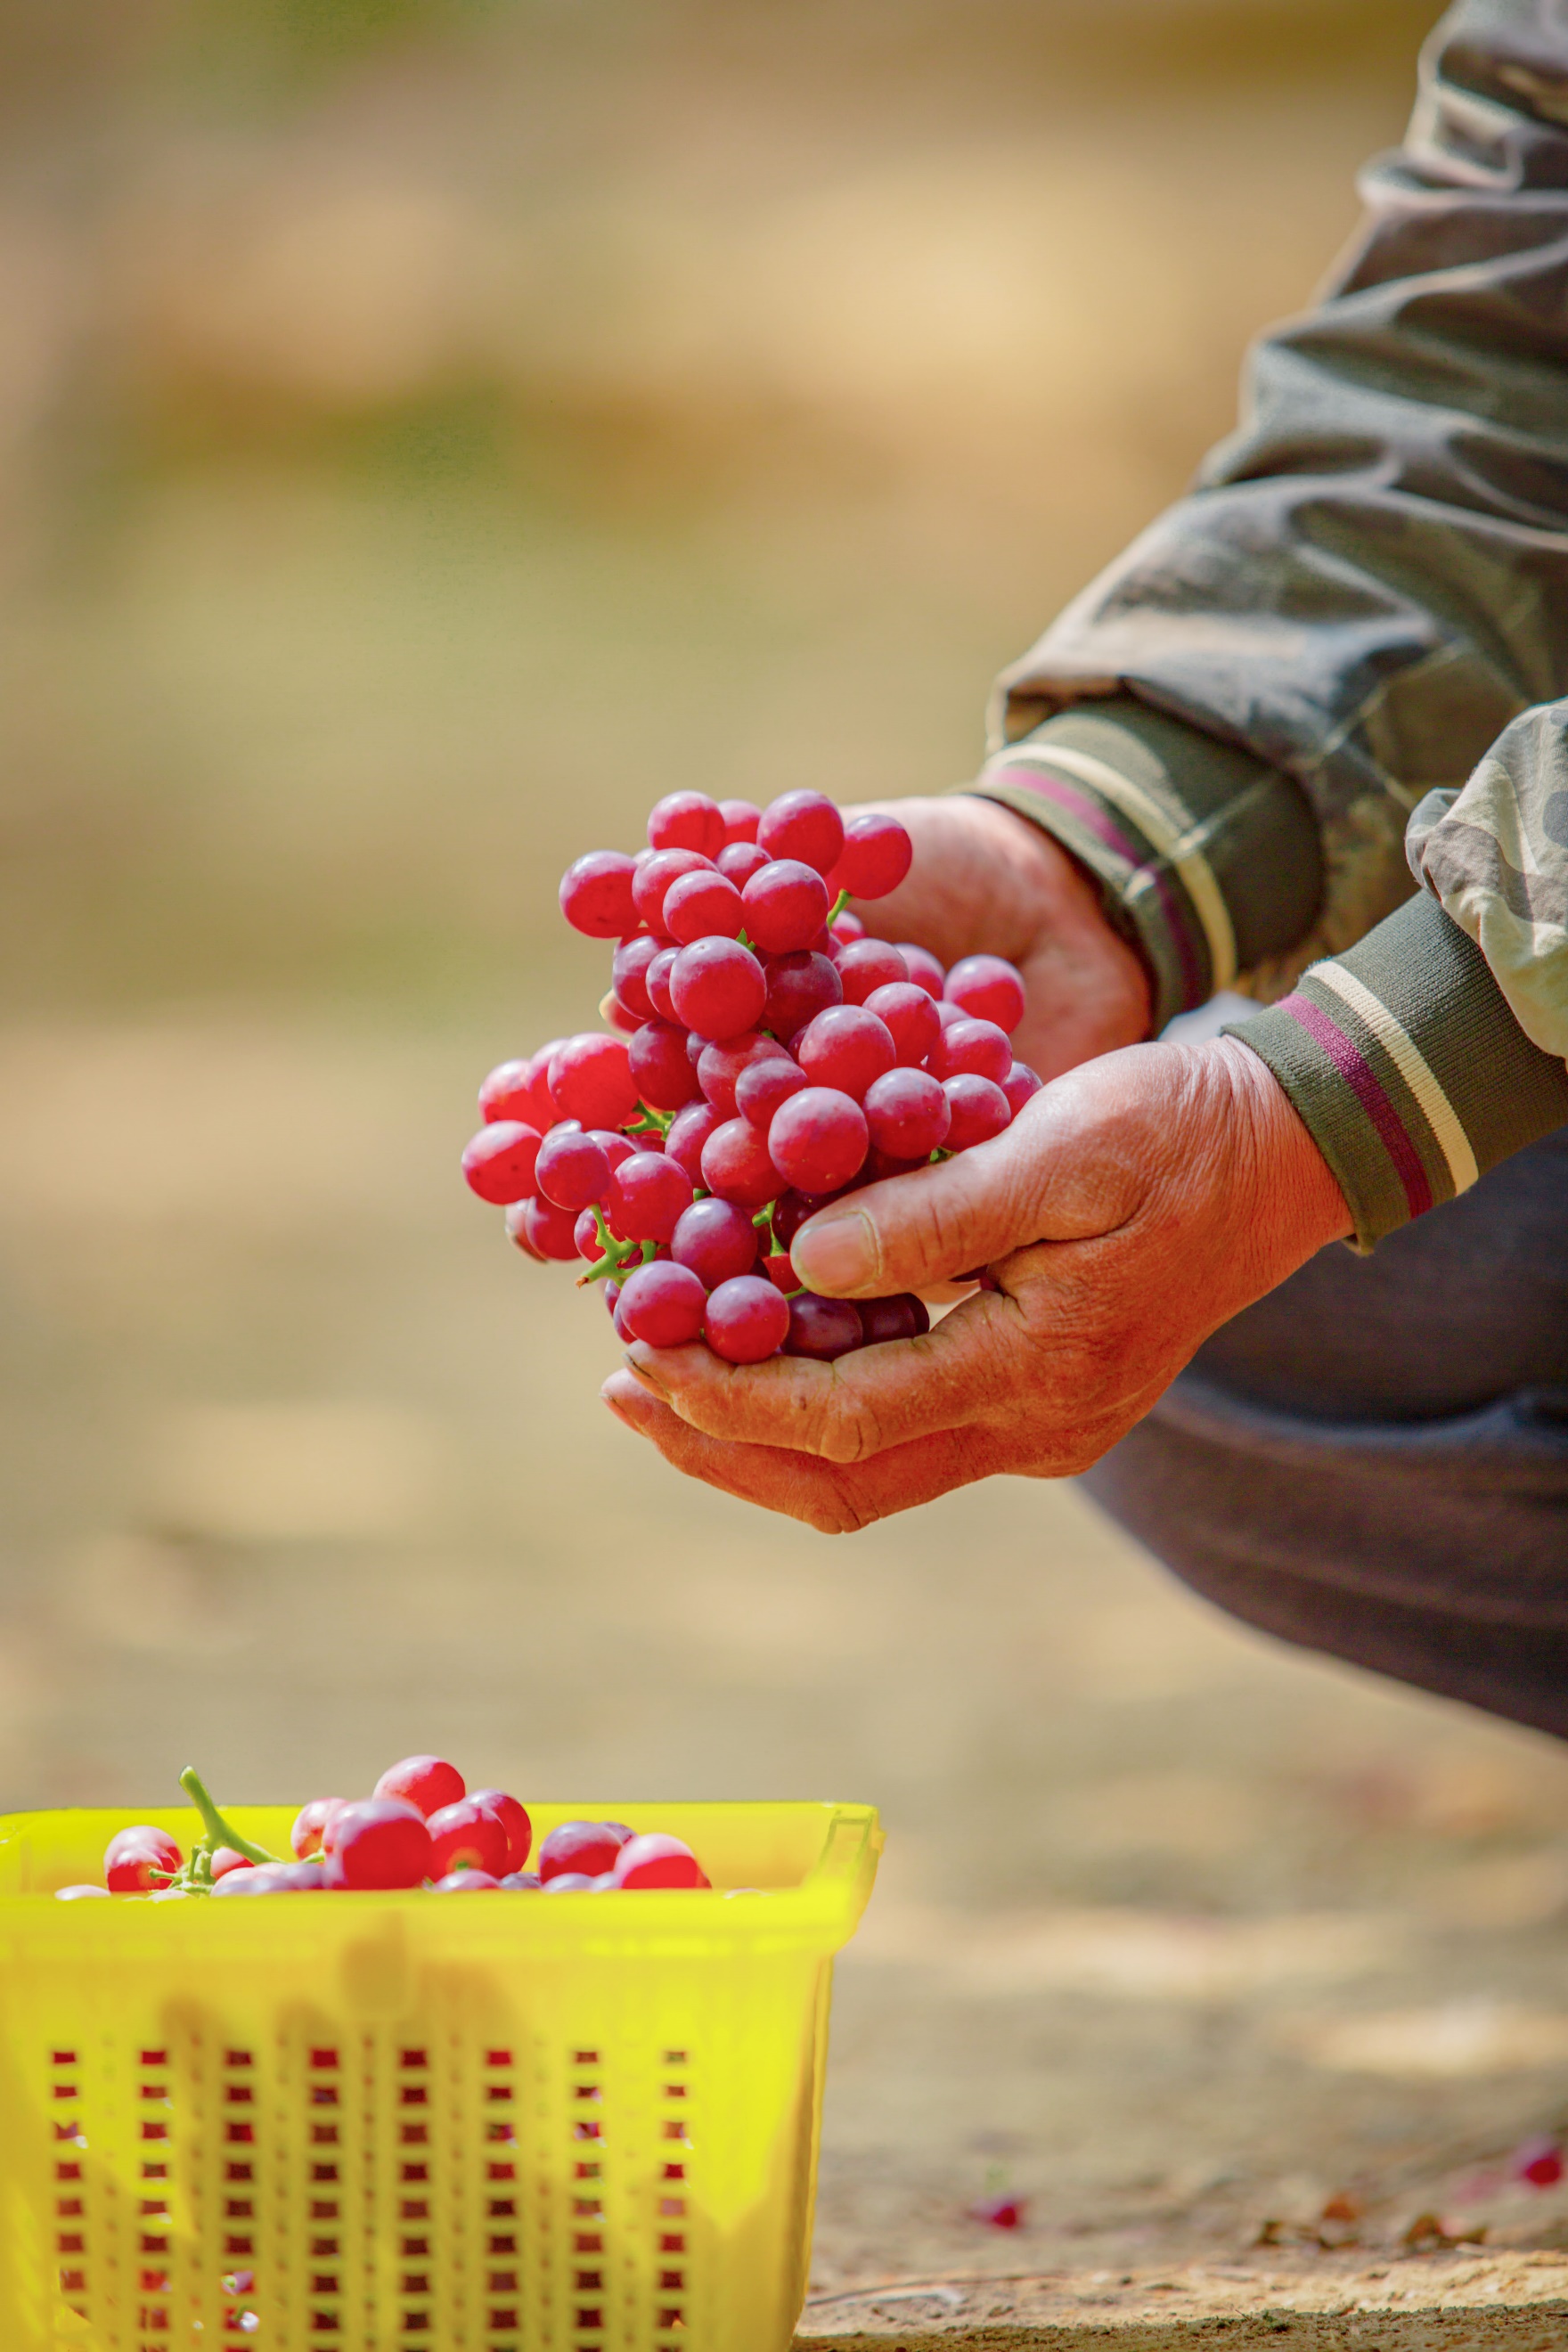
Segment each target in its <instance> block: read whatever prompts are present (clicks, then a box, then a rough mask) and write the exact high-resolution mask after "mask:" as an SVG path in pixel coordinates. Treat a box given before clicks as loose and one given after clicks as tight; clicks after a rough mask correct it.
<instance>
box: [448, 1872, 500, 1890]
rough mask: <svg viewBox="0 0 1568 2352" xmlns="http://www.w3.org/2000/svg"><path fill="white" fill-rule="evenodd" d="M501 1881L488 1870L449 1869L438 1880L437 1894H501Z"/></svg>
mask: <svg viewBox="0 0 1568 2352" xmlns="http://www.w3.org/2000/svg"><path fill="white" fill-rule="evenodd" d="M500 1891H501V1883H500V1879H499V1878H492V1877H491V1876H490V1874H489V1871H488V1870H449V1871H447V1874H446V1876H445V1877H444V1878H438V1879H437V1881H436V1892H437V1895H499V1894H500Z"/></svg>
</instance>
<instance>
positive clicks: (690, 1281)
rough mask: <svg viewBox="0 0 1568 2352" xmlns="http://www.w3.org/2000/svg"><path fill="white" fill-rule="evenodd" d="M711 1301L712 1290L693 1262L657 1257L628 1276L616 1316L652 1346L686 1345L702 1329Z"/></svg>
mask: <svg viewBox="0 0 1568 2352" xmlns="http://www.w3.org/2000/svg"><path fill="white" fill-rule="evenodd" d="M707 1305H708V1294H707V1292H706V1291H705V1290H704V1289H703V1287H702V1285H701V1284H700V1282H699V1281H698V1279H697V1276H695V1275H694V1274H693V1273H692V1271H691V1269H690V1267H689V1266H686V1265H673V1264H670V1263H668V1262H665V1261H661V1260H658V1259H656V1260H655V1262H654V1264H653V1265H639V1266H635V1267H634V1268H633V1270H632V1272H631V1273H630V1274H629V1275H628V1276H626V1281H625V1283H624V1284H623V1286H622V1288H621V1297H620V1303H619V1305H618V1306H617V1307H616V1321H617V1322H618V1323H624V1324H625V1325H626V1328H627V1330H628V1331H630V1332H631V1334H632V1336H633V1338H634V1339H644V1340H646V1341H647V1345H648V1346H649V1347H650V1348H683V1347H685V1345H686V1343H687V1341H688V1340H689V1339H696V1337H697V1335H698V1333H699V1332H700V1330H701V1328H702V1317H703V1313H704V1311H705V1309H706V1307H707Z"/></svg>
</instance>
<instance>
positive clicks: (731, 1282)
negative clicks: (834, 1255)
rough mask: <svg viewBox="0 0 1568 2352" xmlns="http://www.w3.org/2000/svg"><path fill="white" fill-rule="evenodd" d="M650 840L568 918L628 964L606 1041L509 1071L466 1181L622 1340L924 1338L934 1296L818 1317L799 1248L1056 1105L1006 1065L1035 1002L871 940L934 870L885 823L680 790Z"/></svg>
mask: <svg viewBox="0 0 1568 2352" xmlns="http://www.w3.org/2000/svg"><path fill="white" fill-rule="evenodd" d="M647 837H648V846H647V848H646V849H642V850H639V851H638V852H637V855H636V856H629V857H628V856H623V855H622V853H621V852H620V851H619V850H614V849H595V850H592V851H590V852H589V854H588V856H586V857H580V858H578V860H577V862H576V864H575V865H574V866H571V867H569V868H568V870H567V873H566V875H565V877H564V878H563V882H562V884H561V906H562V910H563V913H564V915H565V917H566V919H567V921H568V922H569V923H570V924H571V925H572V926H573V928H574V929H576V930H579V931H582V932H584V933H585V934H586V935H587V937H588V938H590V939H596V940H616V942H617V945H616V951H615V958H614V961H613V963H612V965H611V990H610V993H609V995H608V996H607V997H606V998H605V1001H604V1003H603V1004H602V1005H601V1006H600V1013H601V1017H602V1018H603V1019H604V1020H605V1024H606V1027H605V1028H604V1029H598V1030H589V1031H584V1033H583V1034H580V1035H578V1036H575V1037H557V1038H552V1040H551V1042H550V1044H549V1045H542V1046H541V1047H540V1049H539V1051H538V1052H537V1053H536V1054H534V1055H532V1056H531V1059H529V1060H527V1061H516V1062H503V1063H502V1064H501V1065H500V1068H499V1069H495V1070H492V1071H491V1072H490V1075H489V1077H488V1078H487V1079H486V1080H485V1082H484V1085H483V1087H481V1088H480V1090H479V1109H480V1111H481V1113H482V1114H483V1117H484V1119H485V1122H486V1124H485V1125H484V1126H483V1127H482V1128H481V1129H479V1133H478V1135H476V1136H475V1137H474V1139H473V1140H472V1141H471V1142H470V1143H469V1145H468V1149H467V1150H466V1151H465V1152H464V1154H463V1172H464V1174H465V1175H466V1176H467V1178H468V1182H469V1184H470V1185H471V1186H472V1187H473V1190H474V1191H475V1192H477V1193H478V1194H479V1198H480V1199H481V1200H482V1201H489V1202H494V1203H495V1204H496V1205H497V1206H498V1207H502V1208H504V1209H505V1211H506V1227H507V1232H508V1234H510V1237H511V1239H512V1240H513V1241H514V1242H515V1243H516V1244H517V1246H518V1248H519V1249H521V1250H522V1251H524V1252H525V1253H526V1254H527V1255H529V1256H530V1257H533V1258H538V1259H541V1260H543V1259H549V1258H556V1259H561V1260H563V1261H565V1262H574V1261H582V1260H584V1259H585V1260H586V1261H587V1262H588V1265H589V1271H588V1273H586V1274H585V1275H584V1276H582V1277H581V1278H582V1280H583V1281H584V1282H593V1281H596V1280H603V1281H604V1282H605V1286H606V1287H605V1298H606V1300H607V1303H608V1305H609V1307H610V1312H611V1314H612V1316H613V1318H614V1320H615V1326H616V1331H617V1332H618V1333H619V1334H620V1336H621V1337H622V1339H642V1340H645V1341H646V1342H647V1344H648V1345H649V1346H651V1347H656V1348H672V1347H679V1346H682V1345H684V1344H685V1343H687V1342H689V1341H691V1340H695V1339H706V1341H707V1343H708V1345H709V1346H710V1348H711V1349H713V1350H714V1352H715V1353H716V1354H718V1355H720V1356H722V1357H724V1358H725V1359H726V1360H728V1361H729V1362H730V1363H732V1364H752V1363H760V1362H761V1361H762V1360H763V1358H764V1357H768V1356H773V1355H777V1354H778V1353H780V1352H781V1350H782V1352H784V1354H786V1355H795V1356H815V1357H817V1358H819V1359H823V1360H831V1359H832V1358H834V1357H837V1356H842V1355H846V1354H847V1353H848V1351H849V1350H850V1349H854V1348H861V1347H865V1346H868V1345H870V1344H873V1343H876V1342H879V1341H883V1340H891V1339H912V1338H914V1337H916V1336H917V1335H918V1334H919V1333H921V1332H922V1331H924V1330H925V1329H926V1328H928V1318H927V1315H926V1310H925V1307H923V1305H922V1304H921V1301H920V1300H919V1299H918V1298H915V1297H909V1296H903V1297H894V1298H878V1299H871V1300H868V1301H866V1302H865V1303H863V1304H862V1305H860V1306H855V1305H853V1304H851V1303H850V1302H848V1301H847V1300H844V1299H831V1298H817V1297H812V1296H811V1295H810V1294H809V1293H808V1292H806V1291H805V1290H803V1289H802V1287H801V1286H800V1284H799V1282H798V1281H797V1279H796V1276H795V1267H794V1265H793V1264H792V1263H791V1259H790V1254H789V1253H790V1244H792V1242H793V1241H794V1239H795V1234H797V1233H798V1232H799V1230H800V1228H801V1226H802V1225H803V1224H804V1223H805V1220H806V1219H807V1218H808V1217H810V1216H812V1215H814V1214H815V1213H816V1211H817V1210H818V1209H821V1208H825V1207H826V1204H827V1203H828V1202H830V1201H837V1200H840V1199H842V1198H843V1196H844V1195H845V1194H846V1193H847V1192H854V1191H855V1190H857V1189H858V1187H859V1186H861V1185H864V1184H870V1183H874V1182H877V1181H880V1180H881V1179H882V1178H885V1177H889V1176H897V1175H901V1174H903V1173H905V1172H906V1171H910V1170H913V1169H916V1168H921V1167H925V1166H926V1165H928V1164H929V1163H930V1162H931V1161H932V1160H943V1159H946V1158H948V1157H949V1156H950V1155H951V1154H952V1153H953V1152H956V1151H965V1150H969V1149H970V1148H971V1147H972V1146H973V1145H974V1144H977V1143H984V1142H987V1141H989V1139H991V1138H992V1137H993V1136H995V1135H1000V1134H1001V1132H1002V1130H1003V1129H1005V1127H1007V1126H1009V1125H1010V1124H1011V1122H1012V1120H1013V1118H1015V1116H1016V1113H1017V1112H1018V1111H1019V1110H1020V1109H1021V1108H1022V1107H1023V1105H1024V1104H1025V1103H1026V1101H1027V1100H1028V1098H1029V1097H1030V1096H1031V1095H1032V1094H1034V1093H1036V1092H1037V1089H1038V1087H1039V1085H1040V1080H1039V1079H1038V1077H1037V1076H1036V1074H1035V1072H1034V1071H1033V1070H1031V1069H1030V1068H1029V1067H1028V1066H1027V1065H1026V1064H1025V1063H1022V1062H1017V1061H1015V1059H1014V1058H1013V1049H1012V1046H1011V1045H1010V1044H1009V1042H1008V1040H1009V1038H1010V1036H1011V1034H1012V1032H1013V1031H1014V1030H1015V1029H1016V1027H1017V1025H1018V1023H1019V1022H1020V1021H1021V1020H1022V1018H1023V1014H1024V984H1023V982H1022V980H1021V979H1020V977H1019V975H1018V973H1017V972H1016V970H1015V969H1014V967H1013V966H1012V965H1011V964H1010V963H1006V962H1004V961H1003V960H1002V959H1001V958H1000V957H999V956H985V955H976V956H965V957H964V958H963V961H961V962H959V963H956V964H954V965H953V967H952V971H945V972H944V971H943V970H942V965H941V964H940V963H939V962H938V961H937V960H936V958H935V957H934V956H933V955H931V954H930V953H929V952H928V951H927V950H926V949H924V948H921V947H916V946H913V945H910V944H908V943H906V944H902V945H893V944H890V943H889V941H887V940H879V939H875V938H872V937H869V936H868V933H867V929H866V926H865V924H864V922H863V921H862V920H861V919H860V917H859V916H858V915H857V914H854V913H852V912H851V911H850V910H849V908H848V903H847V902H848V900H849V899H850V898H858V899H859V900H861V901H866V900H868V899H876V898H885V897H886V896H887V894H888V892H889V891H890V890H895V889H897V887H898V886H899V884H900V882H901V881H902V880H903V878H904V877H905V875H906V874H907V873H908V872H909V869H910V859H911V856H912V854H913V853H912V845H911V844H910V836H909V835H908V833H907V832H906V831H905V829H904V827H903V826H902V825H901V824H899V823H898V822H897V821H896V819H894V818H892V817H890V816H881V815H876V814H866V815H862V816H856V817H851V818H850V820H849V822H848V824H845V822H844V820H843V818H842V817H841V816H840V814H839V813H838V811H837V808H836V807H835V806H834V804H833V803H832V802H831V801H829V800H826V799H825V798H824V797H823V795H822V794H821V793H813V792H795V793H784V796H783V798H782V799H780V800H776V801H773V802H772V803H770V804H769V806H768V807H767V808H765V809H757V808H754V807H753V806H752V803H750V802H749V801H712V800H710V799H709V798H708V797H707V795H706V794H705V793H669V794H668V796H667V797H666V798H665V799H663V800H661V801H660V802H659V803H658V805H657V806H656V807H655V809H654V811H653V813H652V814H651V815H650V816H649V818H648V824H647Z"/></svg>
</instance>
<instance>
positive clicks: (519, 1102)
mask: <svg viewBox="0 0 1568 2352" xmlns="http://www.w3.org/2000/svg"><path fill="white" fill-rule="evenodd" d="M529 1071H530V1064H528V1063H527V1062H498V1063H497V1065H496V1066H495V1068H494V1069H493V1070H492V1071H491V1072H490V1074H489V1077H488V1078H487V1079H486V1080H485V1082H484V1085H483V1086H482V1087H480V1088H479V1117H480V1118H482V1119H483V1120H484V1122H485V1125H486V1126H487V1127H489V1126H490V1125H492V1124H493V1123H494V1121H495V1120H497V1119H498V1118H515V1119H521V1122H522V1124H523V1126H524V1127H536V1126H538V1124H539V1122H538V1121H537V1119H535V1118H534V1116H533V1089H532V1087H531V1086H530V1084H529ZM544 1124H545V1126H546V1127H548V1126H549V1124H550V1122H549V1120H548V1119H546V1120H545V1122H544ZM543 1131H544V1130H543V1129H542V1128H541V1129H540V1132H541V1134H542V1133H543Z"/></svg>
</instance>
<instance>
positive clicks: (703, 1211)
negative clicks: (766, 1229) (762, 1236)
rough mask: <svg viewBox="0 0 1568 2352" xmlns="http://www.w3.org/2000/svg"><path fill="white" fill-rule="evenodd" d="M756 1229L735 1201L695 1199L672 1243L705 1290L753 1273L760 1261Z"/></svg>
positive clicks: (674, 1254) (677, 1256)
mask: <svg viewBox="0 0 1568 2352" xmlns="http://www.w3.org/2000/svg"><path fill="white" fill-rule="evenodd" d="M757 1245H758V1243H757V1228H756V1227H755V1225H753V1224H752V1220H751V1218H750V1216H749V1215H748V1214H747V1213H746V1211H745V1210H744V1209H743V1208H742V1207H739V1206H738V1205H737V1204H736V1203H735V1202H733V1201H721V1200H719V1199H717V1198H715V1199H712V1200H709V1201H694V1202H692V1204H691V1206H690V1208H689V1209H688V1210H687V1211H686V1213H685V1214H684V1216H683V1217H682V1218H681V1220H680V1222H679V1224H678V1225H677V1226H676V1228H675V1235H674V1239H673V1240H672V1241H671V1243H670V1245H669V1250H670V1255H671V1256H672V1257H673V1258H674V1260H675V1263H676V1265H689V1267H690V1268H691V1271H692V1273H693V1274H694V1275H695V1276H697V1279H698V1281H699V1282H700V1284H701V1285H702V1287H703V1289H704V1290H717V1289H718V1287H719V1285H720V1284H721V1282H731V1281H733V1280H734V1279H735V1277H736V1276H739V1275H742V1274H750V1273H751V1271H752V1266H753V1265H755V1264H756V1262H757Z"/></svg>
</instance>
